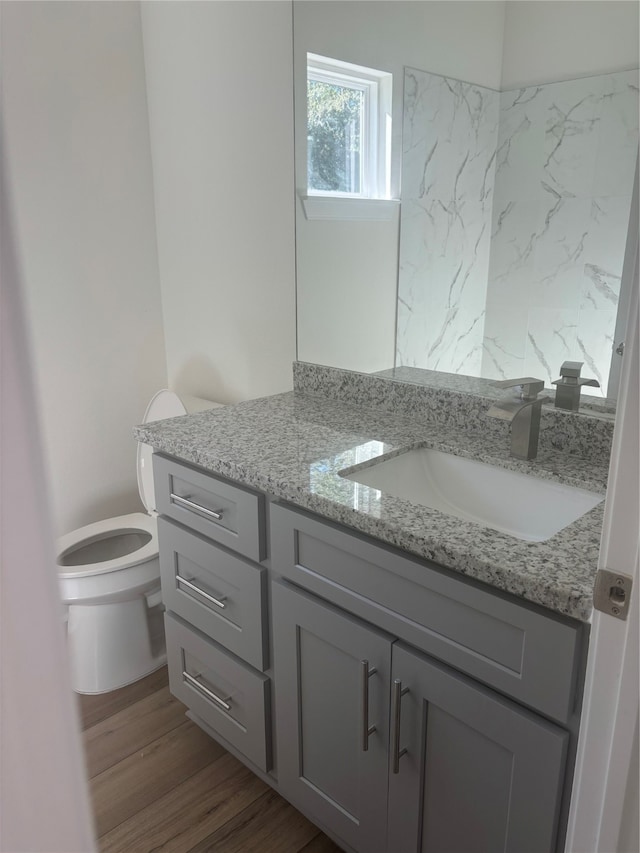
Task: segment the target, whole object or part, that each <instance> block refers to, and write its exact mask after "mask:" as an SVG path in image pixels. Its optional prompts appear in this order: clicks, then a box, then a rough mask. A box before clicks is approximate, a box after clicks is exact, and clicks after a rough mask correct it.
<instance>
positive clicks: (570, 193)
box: [482, 71, 638, 396]
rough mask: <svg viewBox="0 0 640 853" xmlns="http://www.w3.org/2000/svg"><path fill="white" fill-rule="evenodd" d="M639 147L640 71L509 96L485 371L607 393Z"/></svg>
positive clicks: (503, 120)
mask: <svg viewBox="0 0 640 853" xmlns="http://www.w3.org/2000/svg"><path fill="white" fill-rule="evenodd" d="M637 150H638V72H637V71H628V72H622V73H617V74H607V75H603V76H598V77H588V78H583V79H578V80H569V81H566V82H561V83H552V84H548V85H546V86H537V87H531V88H527V89H520V90H518V91H512V92H503V93H502V94H501V96H500V124H499V132H498V151H497V159H496V176H495V187H494V196H493V223H492V238H491V255H490V263H489V285H488V288H487V305H486V316H485V326H484V334H485V336H484V346H483V349H484V355H483V359H482V376H487V377H492V378H506V377H509V376H514V375H518V376H520V375H522V376H524V375H532V376H539V377H540V378H542V379H544V380H545V382H546V383H547V384H548V383H550V382H551V381H552V380H554V379H557V378H558V376H559V368H560V365H561V363H562V362H563V361H565V360H567V359H569V360H573V361H583V362H584V363H585V364H584V367H583V375H585V376H589V377H593V378H595V379H597V380H598V381H599V382H600V385H601V389H600V393H601V394H602V395H603V396H604V395H605V393H606V385H607V380H608V375H609V363H610V360H611V345H612V343H613V337H614V331H615V322H616V314H617V303H618V296H619V293H620V282H621V275H622V263H623V259H624V249H625V241H626V236H627V225H628V220H629V211H630V207H631V188H632V183H633V174H634V169H635V162H636V155H637ZM589 393H590V394H597V393H598V391H597V390H596V389H591V388H590V389H589Z"/></svg>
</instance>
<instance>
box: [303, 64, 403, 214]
mask: <svg viewBox="0 0 640 853" xmlns="http://www.w3.org/2000/svg"><path fill="white" fill-rule="evenodd" d="M391 91H392V75H391V74H388V73H386V72H384V71H377V70H376V69H374V68H364V67H362V66H360V65H353V64H351V63H348V62H341V61H339V60H336V59H329V58H328V57H324V56H317V55H315V54H311V53H308V54H307V192H308V194H309V195H323V196H334V197H336V196H337V197H345V198H390V172H391V168H390V167H391Z"/></svg>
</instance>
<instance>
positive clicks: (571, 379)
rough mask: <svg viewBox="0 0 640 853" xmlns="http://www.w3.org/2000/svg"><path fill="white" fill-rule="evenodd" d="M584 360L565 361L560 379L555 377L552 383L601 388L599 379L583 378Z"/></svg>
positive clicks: (561, 368)
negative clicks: (581, 372) (581, 374)
mask: <svg viewBox="0 0 640 853" xmlns="http://www.w3.org/2000/svg"><path fill="white" fill-rule="evenodd" d="M583 364H584V361H563V362H562V365H561V367H560V379H554V380H553V382H552V383H551V384H552V385H577V386H579V387H581V386H583V385H591V386H592V387H594V388H599V387H600V383H599V382H598V380H597V379H583V378H582V377H581V376H580V371H581V370H582V365H583Z"/></svg>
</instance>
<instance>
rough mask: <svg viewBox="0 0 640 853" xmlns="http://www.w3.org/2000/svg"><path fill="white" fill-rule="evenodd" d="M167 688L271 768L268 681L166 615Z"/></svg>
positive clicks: (258, 762) (263, 766) (261, 764)
mask: <svg viewBox="0 0 640 853" xmlns="http://www.w3.org/2000/svg"><path fill="white" fill-rule="evenodd" d="M165 631H166V637H167V661H168V665H169V686H170V688H171V692H172V693H173V695H174V696H176V697H177V698H178V699H180V701H181V702H184V704H185V705H187V706H188V707H189V708H191V710H192V711H193V712H194V713H195V714H197V715H198V717H200V718H201V719H202V720H203V721H204V722H205V723H206V724H207V725H208V726H210V727H211V729H213V730H214V731H215V732H218V733H219V734H220V736H221V737H223V738H224V739H225V740H227V741H228V742H229V743H230V744H232V745H233V746H234V747H236V749H238V750H239V751H240V752H242V754H243V755H245V756H246V757H247V758H248V759H249V761H251V762H253V764H255V765H256V767H259V768H260V769H261V770H264V772H265V773H266V772H268V771H269V770H270V769H271V737H270V727H269V716H268V712H269V707H270V698H269V686H270V682H269V679H268V678H267V677H266V676H265V675H262V674H261V673H259V672H255V671H254V670H252V669H251V668H250V667H248V666H247V665H246V664H243V663H242V661H239V660H238V659H237V658H234V657H233V656H232V655H230V654H228V653H227V652H225V650H224V649H222V648H221V647H220V646H218V645H217V644H216V643H213V642H212V641H211V640H208V639H207V638H206V637H204V636H202V635H201V634H199V633H197V632H196V631H194V630H192V629H191V628H189V627H188V626H187V625H185V624H183V623H182V622H180V621H179V620H178V619H177V618H175V617H174V616H172V615H171V614H169V613H167V614H165Z"/></svg>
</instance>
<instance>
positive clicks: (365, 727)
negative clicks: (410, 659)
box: [360, 660, 378, 752]
mask: <svg viewBox="0 0 640 853" xmlns="http://www.w3.org/2000/svg"><path fill="white" fill-rule="evenodd" d="M377 671H378V670H377V669H376V668H375V666H374V667H372V668H371V669H369V661H368V660H361V661H360V678H361V689H362V751H363V752H367V751H368V749H369V735H372V734H373V733H374V732H375V731H376V727H375V726H370V725H369V679H370V678H371V676H372V675H375V674H376V672H377Z"/></svg>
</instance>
